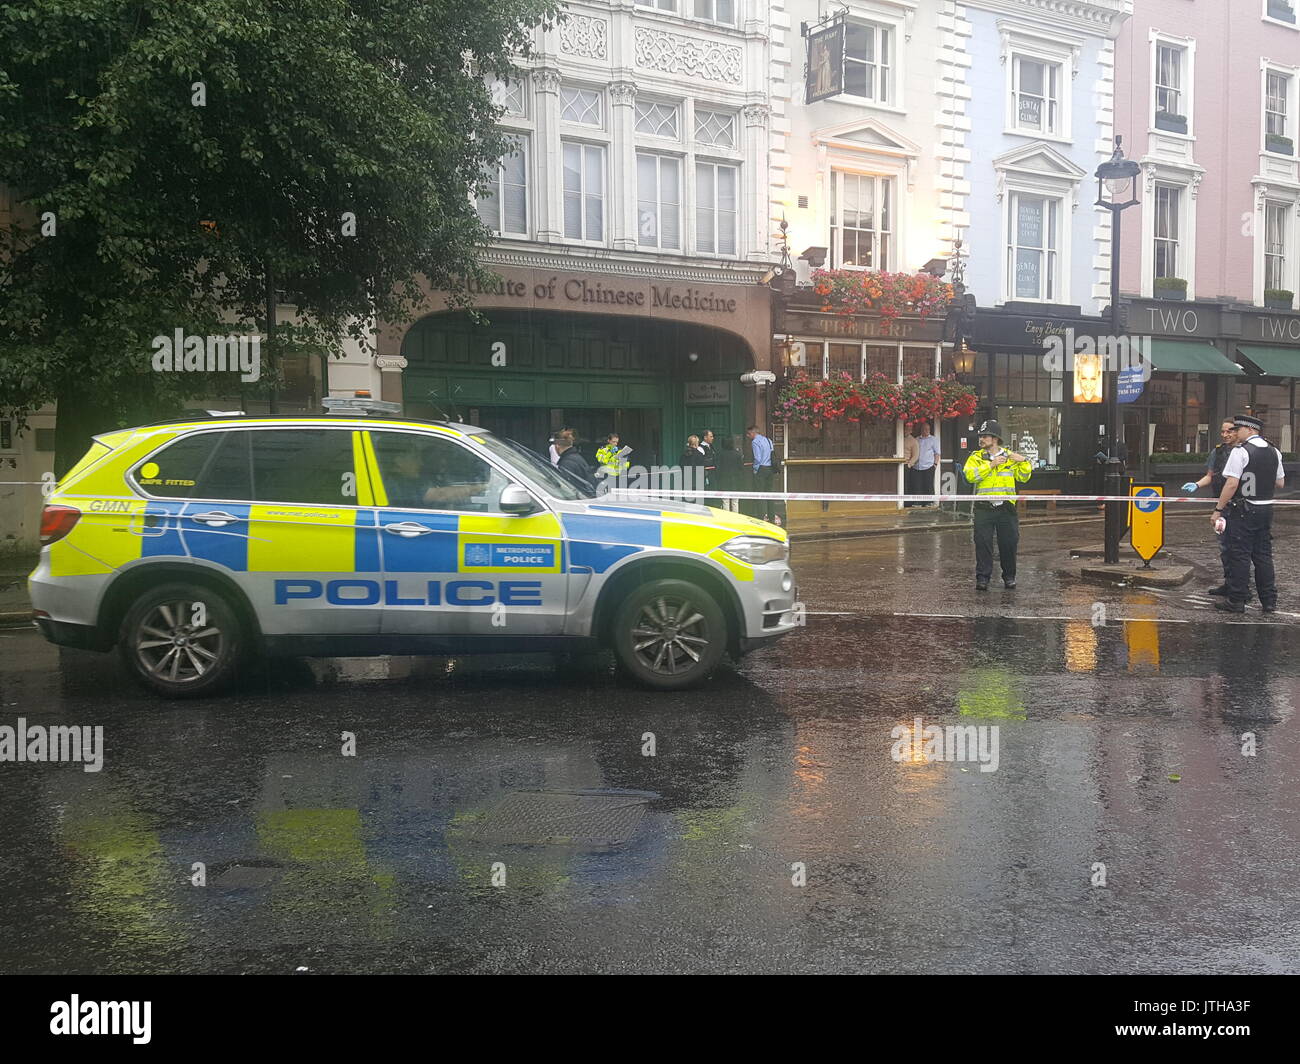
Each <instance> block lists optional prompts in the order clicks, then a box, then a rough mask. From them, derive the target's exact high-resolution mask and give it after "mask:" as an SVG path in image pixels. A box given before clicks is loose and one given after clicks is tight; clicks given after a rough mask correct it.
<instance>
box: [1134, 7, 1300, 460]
mask: <svg viewBox="0 0 1300 1064" xmlns="http://www.w3.org/2000/svg"><path fill="white" fill-rule="evenodd" d="M1295 3H1296V0H1135V3H1134V5H1133V7H1134V11H1133V17H1132V19H1131V20H1129V21H1128V22H1127V23H1126V24H1125V26H1124V28H1123V29H1122V31H1121V33H1120V36H1119V40H1118V42H1117V48H1116V69H1115V84H1116V89H1115V132H1116V133H1117V134H1119V135H1121V136H1123V138H1124V142H1123V147H1124V152H1125V154H1126V155H1127V156H1128V157H1129V158H1131V159H1134V160H1136V161H1137V162H1138V163H1139V164H1140V165H1141V169H1142V175H1141V178H1140V179H1139V196H1140V199H1141V203H1140V205H1139V206H1137V207H1134V208H1132V209H1131V210H1129V211H1126V212H1125V214H1124V219H1123V224H1124V233H1123V239H1122V245H1123V247H1122V256H1121V272H1120V279H1121V287H1122V290H1123V292H1124V293H1125V294H1126V295H1127V296H1129V297H1131V302H1130V306H1129V315H1128V317H1129V330H1130V331H1131V332H1132V333H1134V334H1146V335H1150V336H1152V337H1153V338H1154V344H1155V350H1156V354H1155V359H1154V360H1155V363H1156V365H1157V367H1158V368H1159V369H1160V370H1162V372H1161V373H1158V374H1157V375H1156V377H1155V378H1154V379H1153V380H1152V381H1151V382H1150V383H1149V384H1148V387H1147V389H1146V394H1145V395H1144V396H1143V398H1142V400H1141V401H1140V402H1138V403H1136V404H1133V405H1132V407H1130V408H1129V409H1128V410H1127V411H1126V413H1125V417H1124V423H1125V439H1126V442H1128V444H1129V449H1130V453H1132V454H1134V457H1137V456H1138V455H1141V456H1142V457H1143V459H1144V460H1146V459H1147V458H1148V457H1154V456H1155V455H1158V454H1161V453H1168V452H1187V451H1203V450H1205V449H1206V448H1207V447H1208V446H1212V445H1213V443H1214V442H1216V436H1217V432H1216V431H1215V430H1216V429H1217V424H1216V422H1217V420H1218V419H1219V418H1220V417H1222V416H1223V415H1224V414H1227V413H1229V412H1231V411H1234V410H1240V409H1242V408H1245V407H1252V408H1254V409H1255V410H1256V412H1257V413H1259V414H1260V415H1261V416H1263V417H1264V418H1265V422H1266V425H1267V430H1266V435H1268V436H1269V437H1270V439H1272V440H1273V441H1274V442H1275V443H1277V444H1278V445H1279V446H1281V447H1282V448H1283V450H1291V449H1292V448H1293V446H1294V445H1295V443H1296V440H1297V437H1298V433H1297V428H1298V427H1300V426H1298V425H1297V418H1296V416H1295V411H1296V408H1297V398H1298V397H1297V395H1296V394H1295V386H1294V385H1295V382H1294V380H1293V378H1294V377H1297V376H1300V314H1296V313H1294V312H1293V308H1294V306H1295V295H1294V293H1295V292H1296V291H1297V290H1300V156H1298V155H1297V144H1298V143H1300V130H1298V119H1300V23H1298V22H1297V17H1296V11H1295ZM1135 445H1136V446H1135Z"/></svg>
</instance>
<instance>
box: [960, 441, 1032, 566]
mask: <svg viewBox="0 0 1300 1064" xmlns="http://www.w3.org/2000/svg"><path fill="white" fill-rule="evenodd" d="M979 440H980V449H979V450H978V451H975V452H973V453H972V454H971V456H970V457H969V458H967V459H966V468H965V470H964V472H965V474H966V480H967V481H968V482H969V483H971V484H973V485H975V496H976V498H975V503H974V506H973V514H972V517H973V523H974V534H975V590H976V591H987V590H988V589H989V580H990V579H991V578H992V576H993V540H994V537H995V536H996V538H997V541H998V560H999V562H1000V563H1001V565H1002V584H1003V586H1004V587H1008V588H1011V587H1015V586H1016V548H1017V547H1018V546H1019V544H1020V518H1019V516H1018V515H1017V514H1016V501H1015V499H989V500H985V501H980V498H979V496H981V495H1014V494H1015V493H1016V485H1017V484H1024V483H1025V482H1026V481H1028V480H1029V478H1030V477H1031V476H1032V475H1033V469H1032V467H1031V466H1030V464H1029V461H1028V460H1027V459H1026V458H1025V456H1024V455H1022V454H1016V453H1015V452H1014V451H1007V450H1004V449H1003V447H1002V426H1001V425H1000V424H998V422H996V421H986V422H984V424H982V425H981V426H980V427H979Z"/></svg>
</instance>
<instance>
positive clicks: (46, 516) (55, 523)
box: [41, 506, 81, 547]
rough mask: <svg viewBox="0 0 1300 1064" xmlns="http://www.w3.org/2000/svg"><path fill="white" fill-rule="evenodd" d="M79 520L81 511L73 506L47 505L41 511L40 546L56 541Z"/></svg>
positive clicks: (46, 545)
mask: <svg viewBox="0 0 1300 1064" xmlns="http://www.w3.org/2000/svg"><path fill="white" fill-rule="evenodd" d="M79 520H81V511H80V510H78V509H77V508H76V507H75V506H47V507H45V509H43V510H42V511H41V546H43V547H48V546H49V545H50V544H51V543H57V542H58V541H59V540H61V539H62V538H63V537H64V536H66V535H67V534H68V533H69V532H71V531H72V526H73V525H75V524H76V523H77V522H78V521H79Z"/></svg>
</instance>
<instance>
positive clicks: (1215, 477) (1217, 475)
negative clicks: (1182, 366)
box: [1183, 418, 1250, 602]
mask: <svg viewBox="0 0 1300 1064" xmlns="http://www.w3.org/2000/svg"><path fill="white" fill-rule="evenodd" d="M1219 441H1220V442H1219V444H1218V445H1217V446H1216V447H1215V448H1214V450H1212V451H1211V452H1210V456H1209V458H1208V459H1206V462H1205V475H1204V476H1203V477H1201V479H1200V480H1189V481H1188V482H1187V483H1186V484H1184V485H1183V494H1184V495H1195V494H1196V491H1197V489H1198V488H1203V487H1205V486H1206V485H1207V484H1208V485H1209V487H1210V492H1211V494H1213V496H1214V497H1215V498H1216V499H1217V498H1218V497H1219V495H1220V494H1221V493H1222V492H1223V467H1224V466H1225V465H1227V464H1228V455H1230V454H1231V453H1232V449H1233V448H1234V447H1236V446H1237V426H1236V425H1234V424H1233V423H1232V418H1226V419H1225V420H1224V421H1223V423H1222V424H1221V425H1220V426H1219ZM1215 538H1216V539H1218V541H1219V562H1220V564H1221V565H1222V566H1223V583H1221V584H1220V585H1219V586H1218V587H1212V588H1210V590H1209V591H1208V592H1206V594H1209V595H1220V596H1224V595H1227V593H1228V537H1227V536H1224V535H1220V536H1216V537H1215ZM1246 601H1247V602H1249V601H1250V593H1249V591H1247V594H1246Z"/></svg>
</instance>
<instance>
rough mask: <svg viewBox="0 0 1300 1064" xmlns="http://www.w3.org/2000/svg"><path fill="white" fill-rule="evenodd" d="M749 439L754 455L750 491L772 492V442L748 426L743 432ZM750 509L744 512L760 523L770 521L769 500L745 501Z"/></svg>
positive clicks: (754, 427) (770, 501)
mask: <svg viewBox="0 0 1300 1064" xmlns="http://www.w3.org/2000/svg"><path fill="white" fill-rule="evenodd" d="M745 436H746V437H747V438H748V439H749V447H750V451H751V452H752V453H753V455H754V464H753V476H752V484H751V487H750V489H749V490H750V491H764V492H770V491H771V490H772V441H771V440H769V439H768V438H767V437H766V436H764V435H763V434H762V433H761V432H759V431H758V426H757V425H750V426H749V428H748V429H746V430H745ZM745 501H746V502H747V503H749V504H750V508H749V509H748V510H746V511H745V512H746V513H747V514H749V516H750V517H756V518H758V519H759V520H760V521H771V520H772V517H773V508H772V500H771V499H746V500H745Z"/></svg>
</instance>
